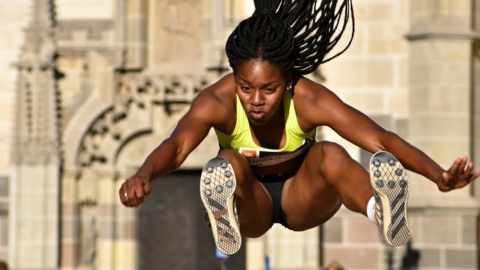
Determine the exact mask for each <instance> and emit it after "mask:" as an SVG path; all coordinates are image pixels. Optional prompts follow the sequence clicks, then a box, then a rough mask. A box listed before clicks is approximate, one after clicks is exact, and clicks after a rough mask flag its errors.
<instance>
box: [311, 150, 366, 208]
mask: <svg viewBox="0 0 480 270" xmlns="http://www.w3.org/2000/svg"><path fill="white" fill-rule="evenodd" d="M320 160H321V162H320V170H321V174H322V175H323V177H324V178H325V180H326V181H327V182H328V183H330V184H331V185H332V186H333V187H334V188H335V190H336V191H337V193H338V195H339V196H340V199H341V201H342V203H343V204H344V205H345V206H346V207H347V208H348V209H349V210H351V211H354V212H357V213H362V214H364V215H367V204H368V202H369V200H370V199H371V198H372V196H373V192H372V189H371V187H370V176H369V173H368V172H367V171H366V170H365V169H364V168H363V167H362V166H361V165H360V164H359V163H358V162H357V161H355V160H353V159H352V158H351V157H350V155H349V154H348V153H347V151H345V149H344V148H342V147H341V146H339V145H337V144H334V143H324V144H323V145H322V146H321V159H320ZM317 166H318V164H317Z"/></svg>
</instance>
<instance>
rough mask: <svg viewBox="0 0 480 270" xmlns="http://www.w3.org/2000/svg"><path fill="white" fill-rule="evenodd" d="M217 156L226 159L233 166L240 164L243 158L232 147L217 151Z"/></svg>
mask: <svg viewBox="0 0 480 270" xmlns="http://www.w3.org/2000/svg"><path fill="white" fill-rule="evenodd" d="M218 157H221V158H224V159H226V160H227V161H228V162H230V164H232V166H233V167H234V168H235V167H237V166H242V165H243V163H244V161H243V160H242V159H245V158H244V157H243V156H242V155H240V154H239V153H237V152H236V151H235V150H232V149H223V150H221V151H220V152H219V153H218Z"/></svg>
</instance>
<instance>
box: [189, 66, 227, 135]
mask: <svg viewBox="0 0 480 270" xmlns="http://www.w3.org/2000/svg"><path fill="white" fill-rule="evenodd" d="M235 102H236V95H235V89H234V87H233V75H232V74H227V75H225V76H224V77H222V78H220V79H219V80H218V81H217V82H215V83H214V84H212V85H210V86H208V87H207V88H205V89H204V90H202V91H201V92H200V93H199V94H198V95H197V97H196V98H195V99H194V101H193V103H192V107H191V109H190V112H191V113H195V114H196V115H197V116H201V117H202V118H204V120H206V121H208V122H210V123H212V125H213V126H215V127H217V126H219V127H220V129H222V130H223V129H224V128H223V126H224V125H225V123H226V122H228V120H229V119H230V118H231V116H232V114H233V115H234V114H235Z"/></svg>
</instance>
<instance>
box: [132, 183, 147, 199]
mask: <svg viewBox="0 0 480 270" xmlns="http://www.w3.org/2000/svg"><path fill="white" fill-rule="evenodd" d="M134 188H135V196H134V198H135V199H137V201H138V200H139V199H142V200H143V197H144V196H145V194H144V192H143V183H140V182H137V184H136V185H135V187H134Z"/></svg>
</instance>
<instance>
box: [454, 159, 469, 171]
mask: <svg viewBox="0 0 480 270" xmlns="http://www.w3.org/2000/svg"><path fill="white" fill-rule="evenodd" d="M467 162H468V158H467V157H463V158H461V159H460V165H459V166H458V169H457V172H456V173H457V174H459V175H462V174H463V172H464V171H465V166H466V165H467Z"/></svg>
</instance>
